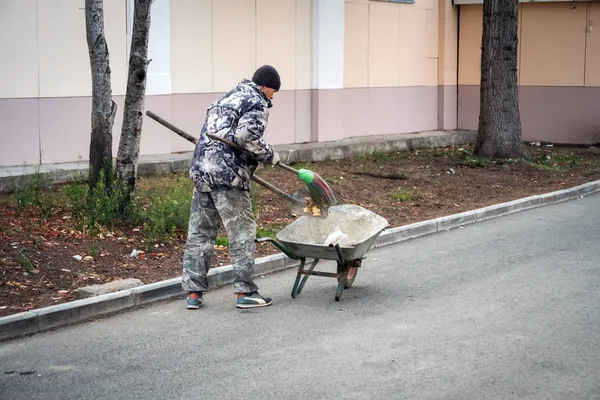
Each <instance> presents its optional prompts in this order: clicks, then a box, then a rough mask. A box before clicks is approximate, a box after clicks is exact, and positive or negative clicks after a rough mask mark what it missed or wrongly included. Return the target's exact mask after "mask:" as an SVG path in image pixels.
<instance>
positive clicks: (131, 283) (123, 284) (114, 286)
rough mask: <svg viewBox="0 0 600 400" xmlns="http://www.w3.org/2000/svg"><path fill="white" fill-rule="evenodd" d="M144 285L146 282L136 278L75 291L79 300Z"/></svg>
mask: <svg viewBox="0 0 600 400" xmlns="http://www.w3.org/2000/svg"><path fill="white" fill-rule="evenodd" d="M143 284H144V282H142V281H141V280H139V279H136V278H127V279H118V280H116V281H112V282H108V283H104V284H101V285H90V286H85V287H81V288H78V289H76V290H75V294H76V295H77V297H79V298H86V297H93V296H98V295H101V294H106V293H112V292H117V291H119V290H127V289H131V288H134V287H137V286H141V285H143Z"/></svg>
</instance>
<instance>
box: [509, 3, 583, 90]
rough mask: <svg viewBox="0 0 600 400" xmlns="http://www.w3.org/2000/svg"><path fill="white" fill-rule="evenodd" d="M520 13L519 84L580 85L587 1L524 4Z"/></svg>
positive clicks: (581, 82)
mask: <svg viewBox="0 0 600 400" xmlns="http://www.w3.org/2000/svg"><path fill="white" fill-rule="evenodd" d="M521 15H522V38H523V39H522V44H521V54H522V57H521V63H520V71H521V72H520V78H521V85H524V86H583V83H584V66H585V37H586V31H585V26H586V18H587V5H586V4H579V5H578V6H577V7H576V8H575V9H573V10H570V9H569V3H567V2H565V3H542V4H523V5H522V6H521Z"/></svg>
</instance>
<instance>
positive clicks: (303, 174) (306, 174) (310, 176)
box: [298, 168, 315, 185]
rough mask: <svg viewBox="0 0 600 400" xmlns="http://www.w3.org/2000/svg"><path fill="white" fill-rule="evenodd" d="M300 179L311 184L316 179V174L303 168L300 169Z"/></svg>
mask: <svg viewBox="0 0 600 400" xmlns="http://www.w3.org/2000/svg"><path fill="white" fill-rule="evenodd" d="M298 179H300V180H301V181H302V182H304V183H305V184H307V185H309V184H311V183H312V182H313V181H314V180H315V174H314V172H312V171H309V170H308V169H304V168H303V169H300V170H299V171H298Z"/></svg>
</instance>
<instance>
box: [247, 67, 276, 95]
mask: <svg viewBox="0 0 600 400" xmlns="http://www.w3.org/2000/svg"><path fill="white" fill-rule="evenodd" d="M252 82H254V83H256V84H257V85H260V86H266V87H268V88H271V89H275V91H279V88H280V87H281V79H280V78H279V72H277V70H276V69H275V68H273V67H272V66H270V65H263V66H262V67H260V68H258V69H257V70H256V71H255V72H254V75H252Z"/></svg>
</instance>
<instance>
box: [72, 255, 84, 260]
mask: <svg viewBox="0 0 600 400" xmlns="http://www.w3.org/2000/svg"><path fill="white" fill-rule="evenodd" d="M73 258H74V259H76V260H77V261H81V260H83V257H81V256H80V255H75V256H73Z"/></svg>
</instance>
